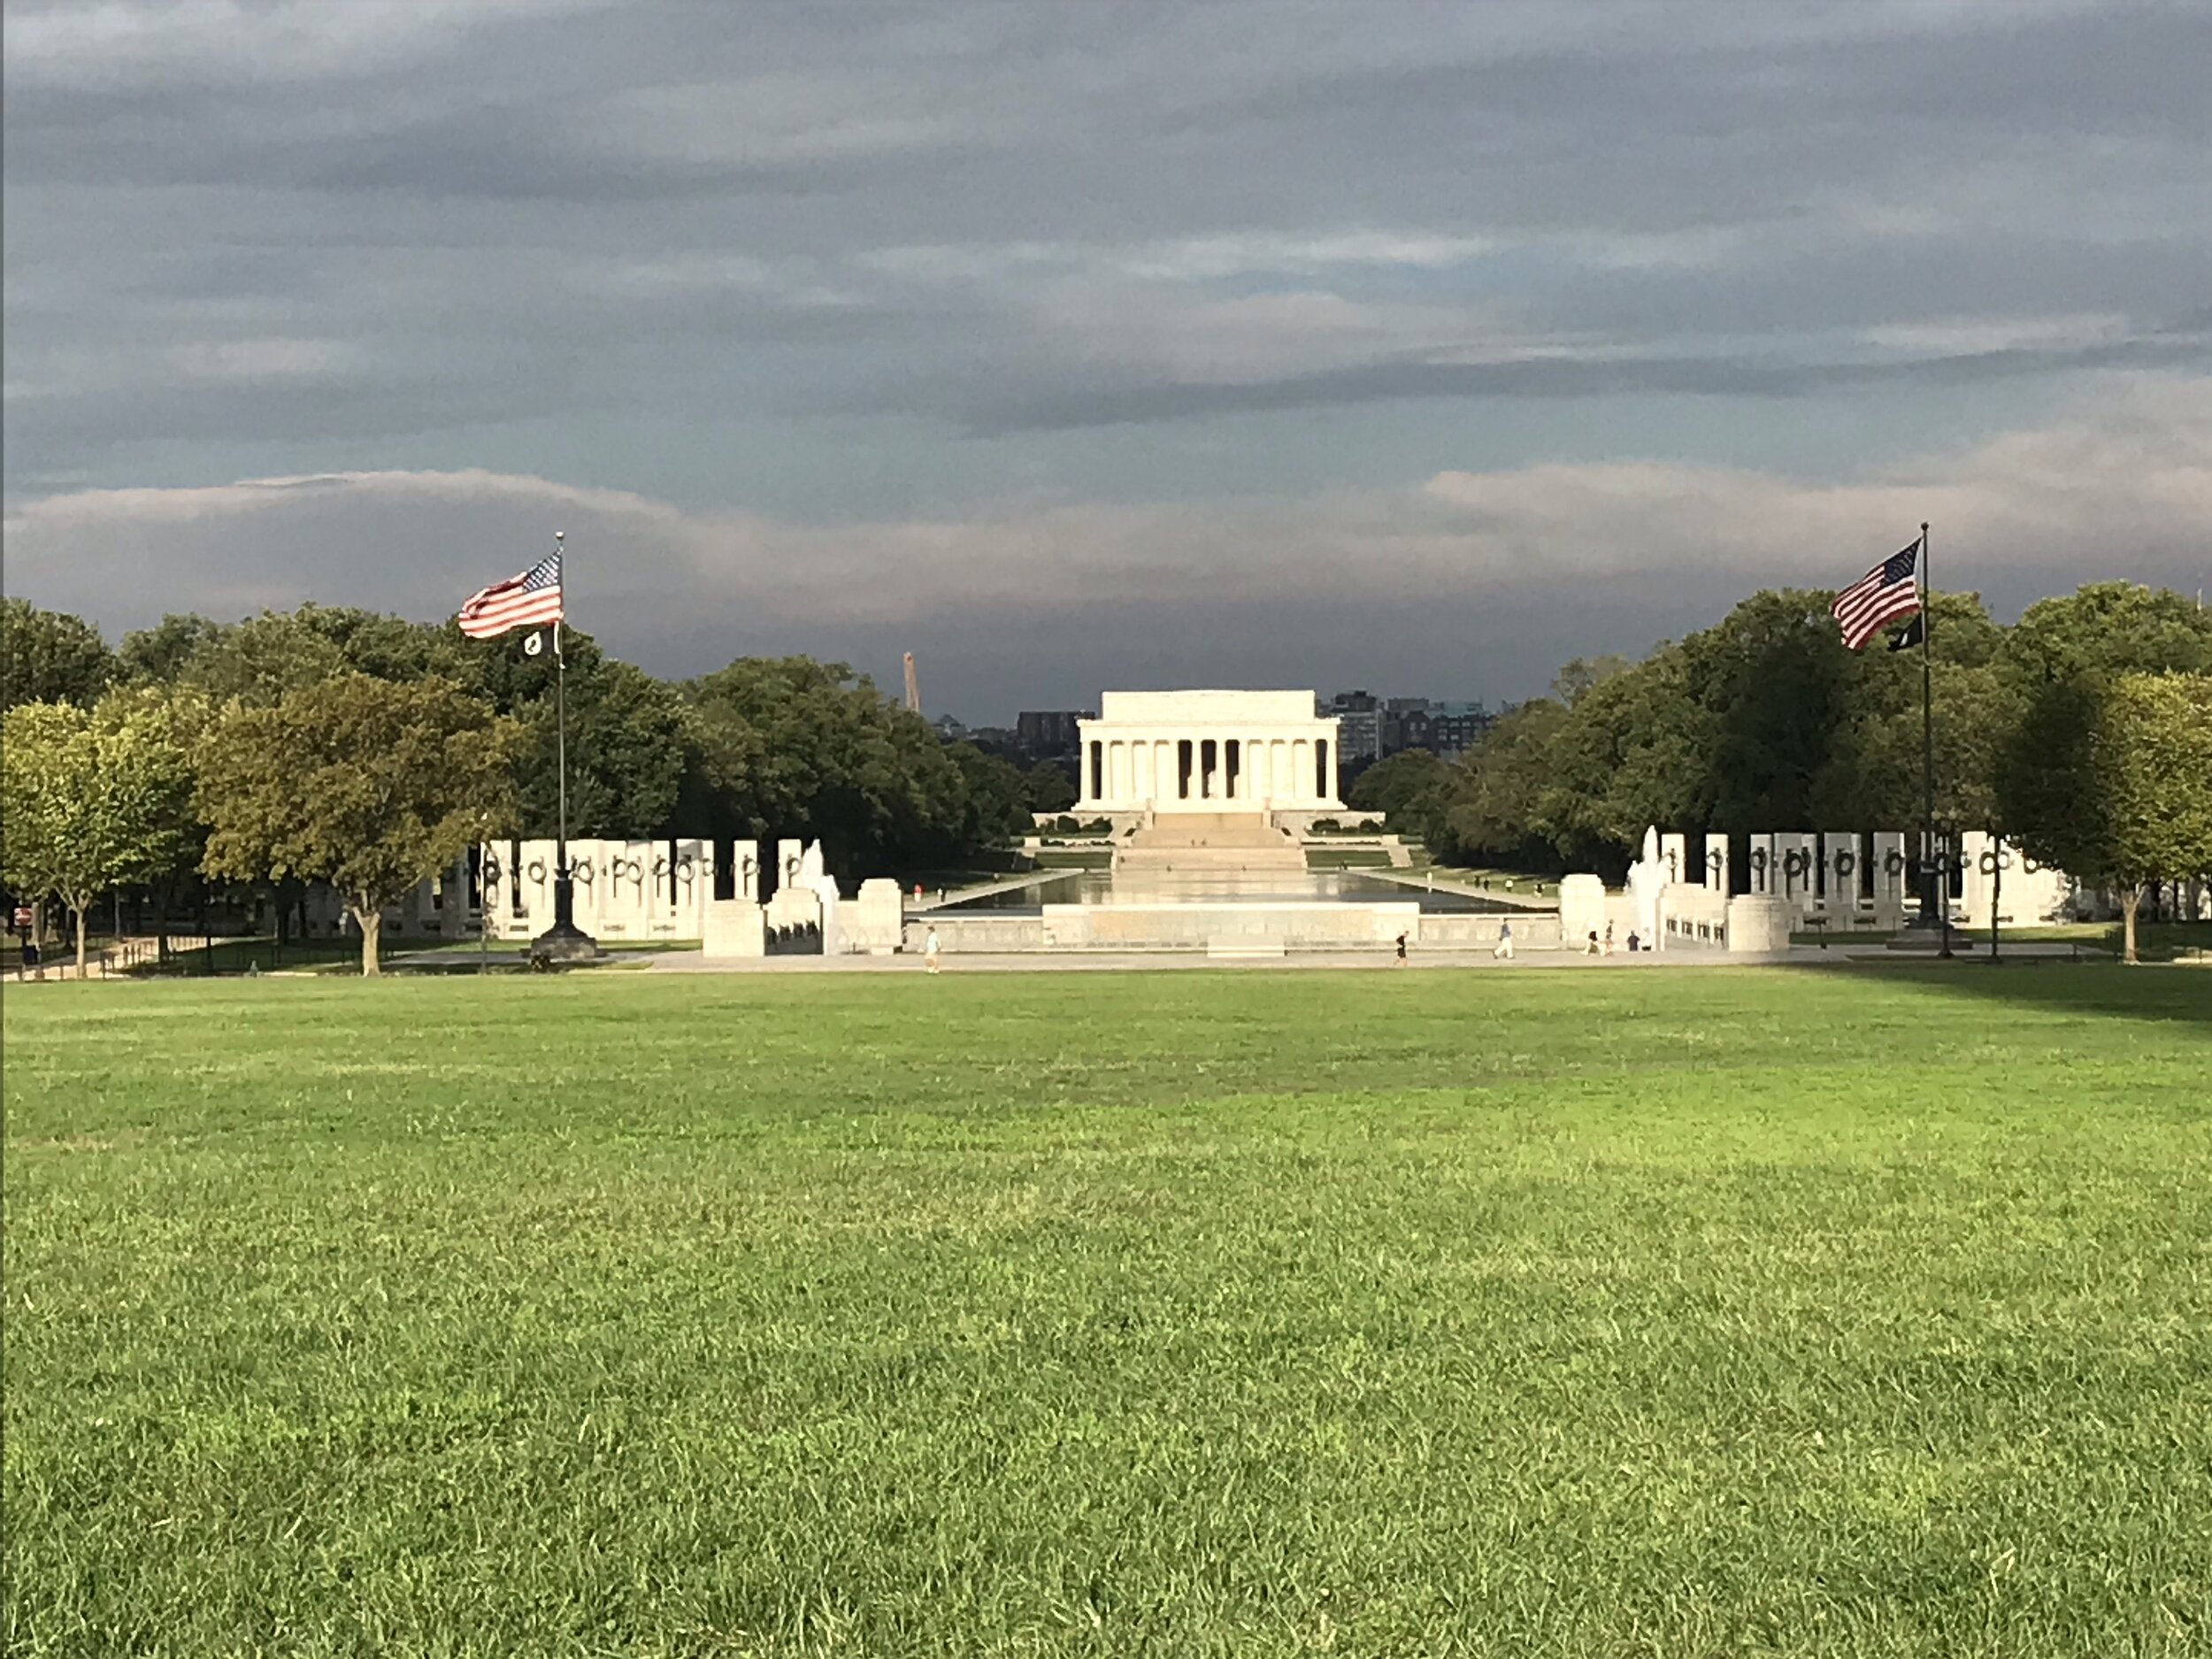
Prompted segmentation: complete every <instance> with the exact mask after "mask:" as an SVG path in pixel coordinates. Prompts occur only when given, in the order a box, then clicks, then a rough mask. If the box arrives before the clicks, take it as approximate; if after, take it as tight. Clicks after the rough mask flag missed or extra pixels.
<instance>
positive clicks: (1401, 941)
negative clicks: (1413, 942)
mask: <svg viewBox="0 0 2212 1659" xmlns="http://www.w3.org/2000/svg"><path fill="white" fill-rule="evenodd" d="M1398 965H1399V966H1400V967H1404V966H1405V965H1406V936H1405V935H1404V934H1403V933H1400V934H1399V935H1398Z"/></svg>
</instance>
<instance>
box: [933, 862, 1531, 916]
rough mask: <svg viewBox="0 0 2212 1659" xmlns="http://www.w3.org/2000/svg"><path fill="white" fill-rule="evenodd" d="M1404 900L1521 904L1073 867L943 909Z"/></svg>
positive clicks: (1290, 875)
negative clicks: (1060, 873)
mask: <svg viewBox="0 0 2212 1659" xmlns="http://www.w3.org/2000/svg"><path fill="white" fill-rule="evenodd" d="M1379 900H1396V901H1397V902H1401V903H1403V902H1407V901H1409V900H1411V901H1414V902H1417V903H1418V904H1419V905H1420V907H1421V908H1422V909H1423V910H1450V911H1456V912H1462V913H1464V912H1470V911H1471V912H1477V913H1486V914H1494V913H1496V912H1499V911H1511V910H1517V908H1518V907H1517V906H1515V905H1511V904H1505V903H1501V902H1498V901H1496V900H1494V899H1486V898H1480V897H1478V896H1476V895H1472V894H1467V893H1431V892H1429V891H1427V890H1426V889H1425V888H1423V887H1418V886H1409V885H1407V884H1405V883H1402V882H1397V881H1389V880H1386V879H1383V878H1381V877H1379V876H1371V875H1363V874H1361V873H1360V872H1357V871H1356V870H1342V871H1338V870H1326V871H1324V870H1312V871H1308V872H1305V873H1304V874H1302V875H1301V874H1299V873H1297V872H1294V871H1291V872H1284V871H1273V870H1194V871H1191V872H1189V873H1187V874H1182V873H1179V872H1175V871H1172V870H1146V871H1125V872H1122V874H1121V875H1120V876H1118V877H1116V876H1113V875H1110V874H1109V873H1108V872H1105V871H1103V870H1071V871H1069V872H1067V873H1066V874H1065V875H1058V876H1048V877H1047V878H1046V879H1043V880H1041V881H1039V882H1035V883H1033V884H1032V885H1031V886H1028V887H1018V888H1014V889H1012V890H1010V891H1008V892H1003V893H987V894H983V895H979V896H978V897H976V898H972V899H955V900H954V901H953V902H950V903H949V904H947V905H944V906H943V907H942V908H943V909H945V910H970V911H977V910H989V911H992V912H995V913H997V914H1000V915H1006V914H1013V915H1022V914H1028V915H1035V914H1037V913H1038V912H1039V911H1041V910H1043V909H1044V907H1045V906H1046V905H1048V904H1314V903H1329V902H1358V903H1363V904H1372V903H1375V902H1378V901H1379Z"/></svg>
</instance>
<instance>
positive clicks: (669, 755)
mask: <svg viewBox="0 0 2212 1659" xmlns="http://www.w3.org/2000/svg"><path fill="white" fill-rule="evenodd" d="M555 715H556V708H555V704H554V702H553V700H552V699H550V698H541V699H538V700H536V701H534V702H532V703H528V704H526V705H525V706H524V708H523V709H522V710H520V715H519V718H520V719H521V721H522V725H523V728H524V732H525V740H524V743H523V747H522V749H521V751H520V755H519V758H518V769H517V774H516V778H517V783H518V787H519V789H520V793H521V803H522V812H521V823H522V828H523V833H526V834H536V835H550V834H551V833H553V829H554V825H555V822H556V820H557V814H558V808H559V800H558V795H559V788H560V769H559V765H558V758H559V754H558V749H559V731H558V725H557V720H556V718H555ZM694 726H695V721H694V718H693V715H692V711H691V709H690V707H689V706H688V705H687V703H685V701H684V697H683V694H682V693H681V692H680V691H678V690H677V689H676V688H675V687H672V686H670V685H667V684H665V683H664V682H663V681H661V680H655V679H654V678H653V677H652V676H651V675H649V674H648V673H646V672H645V671H644V670H642V669H641V668H637V667H635V666H634V665H632V664H628V663H623V662H616V661H614V660H612V659H607V660H603V661H601V662H600V663H598V664H595V666H594V668H593V669H592V671H591V672H590V673H589V674H588V675H579V674H577V673H575V672H573V671H572V672H570V675H569V687H568V833H570V834H571V835H577V836H590V835H603V836H608V837H612V838H616V839H627V840H637V839H642V838H645V837H649V836H655V835H666V834H670V833H673V832H674V831H675V830H676V829H677V828H679V827H680V826H678V825H677V824H676V822H675V818H676V808H677V803H678V802H679V801H680V799H681V798H682V795H683V786H684V779H685V774H686V772H687V768H688V766H689V765H690V764H691V762H692V759H693V757H694V756H695V753H696V751H697V749H698V748H699V738H698V735H697V733H695V730H694Z"/></svg>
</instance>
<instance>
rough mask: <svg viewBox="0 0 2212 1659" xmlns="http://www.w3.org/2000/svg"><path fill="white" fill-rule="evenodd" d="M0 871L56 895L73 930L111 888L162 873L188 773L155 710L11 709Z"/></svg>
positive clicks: (177, 837) (176, 841)
mask: <svg viewBox="0 0 2212 1659" xmlns="http://www.w3.org/2000/svg"><path fill="white" fill-rule="evenodd" d="M0 748H4V762H0V764H4V768H5V779H6V783H5V789H4V803H5V804H4V811H5V818H4V824H0V833H4V842H0V864H4V871H5V875H6V879H7V881H8V883H9V885H10V886H11V887H15V888H17V889H18V890H19V891H20V892H23V893H27V894H31V895H45V894H49V893H55V894H58V895H60V896H61V901H62V902H63V903H64V904H65V905H66V906H67V907H68V909H69V912H70V915H71V917H72V918H73V920H74V922H75V924H76V933H77V976H78V978H80V979H82V978H83V977H84V974H85V969H86V965H87V959H88V947H87V942H86V937H85V934H86V928H85V918H86V913H87V912H88V911H89V910H91V908H92V903H93V901H94V900H95V899H96V898H98V897H99V896H100V895H102V894H103V893H104V892H106V891H108V890H109V889H110V888H111V887H121V886H123V885H125V884H127V883H129V882H134V881H140V880H144V879H148V878H150V877H151V876H153V875H155V874H157V873H158V872H161V871H162V870H164V869H165V868H167V867H168V865H169V864H170V862H171V860H172V859H173V856H174V855H175V852H176V849H177V848H178V847H179V845H180V842H181V840H182V837H183V833H184V820H185V805H186V801H187V799H188V794H189V790H190V774H189V772H188V768H187V764H186V761H185V756H184V753H183V750H182V749H180V747H179V745H178V743H177V741H176V736H175V729H174V726H173V724H172V723H171V721H170V720H169V719H168V718H167V717H166V715H165V711H164V710H162V709H161V708H160V706H159V705H158V704H157V703H146V702H145V701H143V700H141V699H136V698H131V697H115V698H109V699H106V700H104V701H103V702H102V703H100V704H98V705H97V706H96V707H95V708H93V709H91V710H85V709H81V708H78V707H77V706H75V705H74V704H73V703H22V704H19V705H18V706H17V707H16V708H14V709H12V710H9V711H8V715H7V721H6V727H5V733H4V739H0Z"/></svg>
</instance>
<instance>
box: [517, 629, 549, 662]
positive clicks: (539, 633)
mask: <svg viewBox="0 0 2212 1659" xmlns="http://www.w3.org/2000/svg"><path fill="white" fill-rule="evenodd" d="M544 649H545V630H544V629H542V628H533V629H531V630H530V634H529V637H528V638H527V639H526V640H524V641H523V642H522V654H523V655H524V656H525V657H535V656H537V655H538V654H539V653H540V652H541V651H542V650H544Z"/></svg>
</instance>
